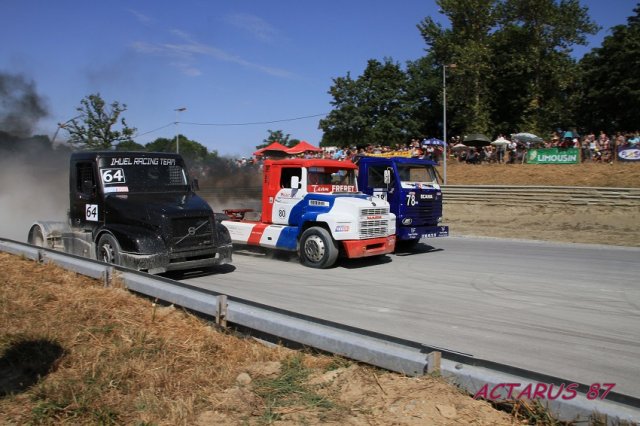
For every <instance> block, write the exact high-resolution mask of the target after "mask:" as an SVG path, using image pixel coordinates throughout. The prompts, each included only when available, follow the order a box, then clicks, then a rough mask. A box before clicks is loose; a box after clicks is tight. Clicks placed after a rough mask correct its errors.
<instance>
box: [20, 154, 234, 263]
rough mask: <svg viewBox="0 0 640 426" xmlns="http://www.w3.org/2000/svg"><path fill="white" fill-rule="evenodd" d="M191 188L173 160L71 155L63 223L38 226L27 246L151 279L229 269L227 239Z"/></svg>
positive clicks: (179, 163)
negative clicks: (167, 274) (117, 267)
mask: <svg viewBox="0 0 640 426" xmlns="http://www.w3.org/2000/svg"><path fill="white" fill-rule="evenodd" d="M196 187H197V182H195V181H193V182H192V181H190V180H189V176H188V174H187V170H186V168H185V165H184V161H183V160H182V157H181V156H180V155H179V154H173V153H146V152H124V151H101V152H76V153H73V154H71V163H70V168H69V212H68V220H67V222H66V223H65V222H51V221H38V222H36V223H34V224H33V225H32V226H31V229H30V230H29V235H28V241H29V243H30V244H34V245H37V246H41V247H47V248H52V249H56V250H61V251H64V252H66V253H70V254H75V255H80V256H84V257H88V258H91V259H98V260H102V261H104V262H108V263H114V264H117V265H122V266H125V267H128V268H132V269H137V270H141V271H146V272H148V273H151V274H159V273H163V272H166V271H171V270H185V269H195V268H203V267H209V266H214V265H222V264H225V263H230V262H231V255H232V248H231V247H232V246H231V238H230V237H229V232H228V230H227V229H226V228H225V227H224V225H222V224H220V221H218V220H216V217H215V215H214V213H213V211H212V209H211V207H210V206H209V204H207V202H206V201H204V200H203V199H202V198H200V197H199V196H198V195H196V194H195V192H194V189H197V188H196Z"/></svg>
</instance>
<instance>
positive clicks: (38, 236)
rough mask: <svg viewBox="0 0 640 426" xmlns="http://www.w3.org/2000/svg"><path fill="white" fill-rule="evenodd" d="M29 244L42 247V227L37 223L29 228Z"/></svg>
mask: <svg viewBox="0 0 640 426" xmlns="http://www.w3.org/2000/svg"><path fill="white" fill-rule="evenodd" d="M29 244H33V245H34V246H38V247H44V235H43V233H42V228H40V227H39V226H38V225H34V226H32V227H31V229H30V230H29Z"/></svg>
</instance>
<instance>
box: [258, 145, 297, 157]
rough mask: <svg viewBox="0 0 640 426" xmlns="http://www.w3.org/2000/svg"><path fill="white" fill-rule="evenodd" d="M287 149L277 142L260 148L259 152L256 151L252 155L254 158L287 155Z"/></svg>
mask: <svg viewBox="0 0 640 426" xmlns="http://www.w3.org/2000/svg"><path fill="white" fill-rule="evenodd" d="M288 149H289V148H287V147H286V146H284V145H282V144H281V143H279V142H273V143H272V144H271V145H268V146H265V147H264V148H261V149H259V150H257V151H256V152H254V153H253V155H256V156H261V155H269V154H276V155H278V154H280V155H283V154H287V153H288V151H287V150H288Z"/></svg>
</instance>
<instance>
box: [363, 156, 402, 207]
mask: <svg viewBox="0 0 640 426" xmlns="http://www.w3.org/2000/svg"><path fill="white" fill-rule="evenodd" d="M385 174H387V176H388V178H387V180H388V183H386V182H385ZM395 185H396V178H395V173H394V171H393V167H391V166H387V165H383V164H380V165H377V164H376V165H374V164H369V165H368V167H367V182H366V186H367V187H366V188H361V189H362V190H363V191H364V192H366V193H367V194H371V195H373V196H374V197H378V198H381V199H383V200H386V201H389V202H391V198H393V196H394V193H395Z"/></svg>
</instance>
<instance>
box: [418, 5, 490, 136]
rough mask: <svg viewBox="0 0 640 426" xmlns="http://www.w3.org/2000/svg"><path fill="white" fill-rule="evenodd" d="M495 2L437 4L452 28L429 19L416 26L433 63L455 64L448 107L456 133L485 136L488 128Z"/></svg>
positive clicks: (449, 76)
mask: <svg viewBox="0 0 640 426" xmlns="http://www.w3.org/2000/svg"><path fill="white" fill-rule="evenodd" d="M497 1H498V0H438V1H437V4H438V6H440V9H441V12H442V13H443V14H444V15H446V16H447V17H448V18H449V21H450V22H451V28H448V29H444V28H443V27H442V25H440V24H439V23H436V22H435V20H434V19H433V18H431V17H427V18H425V19H424V20H423V21H422V22H421V23H419V24H418V29H419V31H420V33H421V35H422V37H423V39H424V41H425V42H426V44H427V46H429V50H430V53H431V55H433V59H434V61H435V62H436V63H437V64H439V65H440V67H442V66H445V65H448V64H452V63H455V64H456V68H455V73H453V72H451V73H449V75H448V76H447V77H448V78H447V90H448V92H449V93H450V99H448V101H449V106H450V108H451V109H452V110H455V114H452V120H451V126H452V127H453V128H455V129H456V130H457V132H459V133H468V132H477V133H486V132H487V131H488V130H489V129H490V128H491V122H490V114H489V104H490V102H489V96H490V93H491V90H490V85H489V83H490V79H491V61H490V59H491V50H490V39H491V31H492V30H493V29H494V28H495V26H496V23H497V15H496V7H497Z"/></svg>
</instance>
